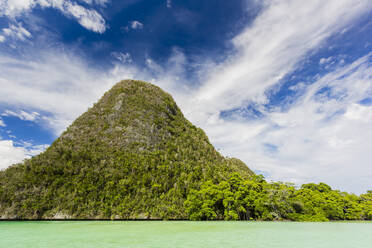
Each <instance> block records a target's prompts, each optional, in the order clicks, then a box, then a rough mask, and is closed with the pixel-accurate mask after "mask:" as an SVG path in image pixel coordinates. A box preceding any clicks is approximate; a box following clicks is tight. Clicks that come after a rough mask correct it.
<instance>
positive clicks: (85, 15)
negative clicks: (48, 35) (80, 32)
mask: <svg viewBox="0 0 372 248" xmlns="http://www.w3.org/2000/svg"><path fill="white" fill-rule="evenodd" d="M106 2H107V1H105V0H101V1H88V2H87V1H86V3H88V4H93V3H100V4H101V5H104V4H105V3H106ZM35 7H41V8H55V9H58V10H60V11H61V12H62V13H63V14H64V15H65V16H67V17H70V18H73V19H76V20H77V21H78V22H79V23H80V25H81V26H83V27H84V28H86V29H88V30H91V31H93V32H97V33H104V32H105V30H106V24H105V20H104V19H103V17H102V16H101V15H100V14H99V13H98V12H97V11H96V10H94V9H87V8H86V7H84V6H82V5H79V4H77V3H76V2H72V1H68V0H66V1H60V0H24V1H19V0H5V1H3V2H1V3H0V16H5V17H8V18H10V19H11V20H14V19H16V18H17V17H19V16H21V15H22V14H24V13H26V12H30V11H31V10H32V9H33V8H35Z"/></svg>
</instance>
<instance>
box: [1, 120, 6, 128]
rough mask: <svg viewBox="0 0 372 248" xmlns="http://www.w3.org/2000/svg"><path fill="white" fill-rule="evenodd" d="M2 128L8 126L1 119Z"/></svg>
mask: <svg viewBox="0 0 372 248" xmlns="http://www.w3.org/2000/svg"><path fill="white" fill-rule="evenodd" d="M0 127H6V125H5V123H4V121H3V119H1V118H0Z"/></svg>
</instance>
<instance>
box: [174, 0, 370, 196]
mask: <svg viewBox="0 0 372 248" xmlns="http://www.w3.org/2000/svg"><path fill="white" fill-rule="evenodd" d="M371 9H372V2H367V1H352V0H341V1H340V0H332V1H326V2H324V1H320V0H319V1H318V0H314V1H305V2H304V1H295V0H287V1H275V0H273V1H265V9H264V10H263V11H262V12H261V14H260V15H259V16H258V17H257V18H256V20H255V21H254V22H253V23H252V24H251V25H250V26H249V27H248V28H247V29H246V30H244V31H243V32H242V33H241V34H240V35H238V36H237V37H236V38H235V39H234V40H233V42H234V45H235V47H236V50H237V52H236V55H233V56H231V57H230V58H229V59H227V60H226V61H225V62H223V63H222V64H220V65H217V66H214V67H211V68H210V69H209V70H208V71H204V74H205V75H207V76H206V83H204V84H202V85H201V87H200V88H199V89H198V90H196V91H195V93H194V96H195V97H194V98H193V99H192V97H190V98H191V100H190V101H186V102H182V103H181V107H182V109H183V110H184V111H185V114H186V116H187V117H188V118H189V119H191V120H192V121H193V122H194V123H196V124H197V125H198V126H201V127H202V128H203V129H204V130H206V132H207V134H208V135H209V137H210V139H211V141H212V143H213V144H215V145H216V147H217V148H220V149H221V151H222V153H224V154H228V155H230V156H235V157H239V158H242V159H243V160H244V161H245V162H246V163H247V164H248V165H249V166H251V167H252V168H254V169H257V170H261V171H265V172H267V173H268V174H269V175H270V178H271V179H275V180H288V181H293V182H296V183H302V182H309V181H319V180H323V181H325V182H327V183H330V184H331V185H332V186H336V187H338V188H341V189H345V190H350V191H354V192H361V191H362V190H366V189H367V188H372V185H371V183H370V182H369V181H368V177H367V175H368V176H371V171H372V170H371V168H370V165H369V164H368V163H369V161H371V157H370V155H369V154H370V153H369V152H368V151H367V149H368V144H367V143H366V141H368V140H371V137H370V135H371V134H370V133H371V128H370V126H371V124H372V123H368V124H369V125H368V124H366V122H362V121H361V120H358V121H355V120H354V121H351V119H350V118H351V116H353V117H355V116H358V117H361V116H368V115H366V112H368V111H371V108H370V107H366V106H360V105H357V102H358V101H359V100H362V97H363V96H365V95H368V94H369V96H371V95H372V93H371V90H370V89H369V87H370V86H369V85H370V83H369V82H370V81H371V78H370V71H371V68H370V66H369V65H368V63H367V57H364V58H362V59H361V60H358V61H357V62H356V63H355V64H353V65H352V66H350V67H348V66H346V67H343V68H342V69H340V71H337V72H333V73H332V74H329V75H327V76H326V77H324V78H323V79H322V80H321V81H319V82H318V83H316V84H314V85H313V86H312V87H309V88H306V84H304V83H300V84H299V85H297V86H295V87H292V88H291V90H294V91H297V90H300V91H301V92H302V91H303V92H306V96H307V97H308V98H305V99H303V100H302V102H298V103H297V105H295V106H288V107H289V111H288V112H285V113H282V112H278V111H279V110H274V112H272V113H267V112H264V114H265V115H266V117H264V119H261V120H252V121H249V122H243V121H226V120H223V119H221V117H220V112H221V111H223V110H229V109H234V108H239V107H244V106H246V105H247V104H248V103H253V104H254V105H255V106H257V107H258V108H259V110H261V111H264V108H263V107H262V106H263V104H265V103H266V102H267V100H268V99H267V97H268V95H267V94H266V92H267V90H268V89H270V88H271V87H273V86H276V87H277V86H278V83H279V82H280V80H281V79H282V78H283V77H284V76H285V75H287V74H288V73H290V72H292V71H293V70H294V69H296V68H297V66H298V65H299V62H300V61H301V60H303V59H304V58H305V56H306V55H308V54H309V53H311V52H312V51H314V50H316V49H317V48H319V47H320V46H322V45H323V44H325V41H326V39H327V38H328V37H330V36H331V35H333V34H335V33H336V32H338V31H340V30H343V28H345V26H346V25H348V24H350V23H351V22H353V21H354V20H355V19H356V18H358V17H360V16H362V15H363V14H366V13H368V12H369V11H370V10H371ZM309 20H311V21H309ZM323 62H326V61H323ZM353 66H355V68H354V69H351V68H353ZM354 70H356V72H355V71H354ZM347 71H348V73H346V72H347ZM337 73H339V74H340V75H341V74H343V73H344V74H343V75H344V76H342V77H341V76H340V78H337V77H336V75H338V74H337ZM321 85H327V86H328V87H330V88H331V92H330V94H331V95H332V96H333V97H334V98H333V99H328V98H327V97H325V96H323V97H322V96H321V95H315V92H316V90H318V89H319V88H316V87H320V86H321ZM352 106H354V107H352ZM278 109H279V108H278ZM343 111H344V112H345V114H342V113H343ZM366 118H367V117H366ZM353 130H358V132H356V131H354V133H353ZM354 136H355V137H354ZM268 145H272V147H277V148H276V149H268ZM353 159H354V160H355V161H353ZM333 170H335V171H333ZM361 175H363V176H361ZM357 180H360V182H357Z"/></svg>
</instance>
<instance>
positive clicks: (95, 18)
mask: <svg viewBox="0 0 372 248" xmlns="http://www.w3.org/2000/svg"><path fill="white" fill-rule="evenodd" d="M63 11H64V12H65V13H66V14H67V15H71V16H73V17H74V18H75V19H76V20H77V21H78V22H79V23H80V25H81V26H83V27H85V28H86V29H89V30H92V31H94V32H97V33H104V32H105V30H106V24H105V20H104V19H103V17H102V16H101V15H100V14H98V12H97V11H95V10H88V9H86V8H84V7H83V6H81V5H77V4H73V3H70V2H66V3H65V5H64V8H63Z"/></svg>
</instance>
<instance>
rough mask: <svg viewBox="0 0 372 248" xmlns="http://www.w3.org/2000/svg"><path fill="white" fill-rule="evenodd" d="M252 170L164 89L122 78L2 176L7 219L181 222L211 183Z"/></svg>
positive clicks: (0, 209) (1, 209)
mask: <svg viewBox="0 0 372 248" xmlns="http://www.w3.org/2000/svg"><path fill="white" fill-rule="evenodd" d="M233 172H238V173H239V174H241V175H242V176H243V177H246V178H247V177H248V176H249V175H252V174H253V173H252V172H251V171H250V170H249V169H248V167H247V166H246V165H245V164H244V163H243V162H241V161H240V160H238V159H226V158H224V157H223V156H221V155H220V154H219V153H218V152H217V151H216V150H215V149H214V147H213V146H212V145H211V144H210V142H209V140H208V138H207V136H206V135H205V133H204V132H203V131H202V130H201V129H199V128H196V127H195V126H194V125H192V124H191V123H190V122H189V121H187V120H186V119H185V118H184V116H183V115H182V113H181V111H180V110H179V108H178V107H177V105H176V103H175V102H174V101H173V99H172V97H171V96H170V95H169V94H167V93H165V92H164V91H162V90H161V89H160V88H158V87H156V86H154V85H151V84H148V83H144V82H140V81H123V82H120V83H118V84H117V85H115V86H114V87H113V88H112V89H111V90H110V91H108V92H107V93H106V94H105V95H104V96H103V97H102V99H100V101H99V102H98V103H97V104H95V105H94V106H93V107H92V108H91V109H89V110H88V111H87V112H86V113H84V114H83V115H82V116H80V117H79V118H78V119H77V120H76V121H75V122H74V123H73V124H72V125H71V126H70V127H69V128H68V129H67V130H66V131H65V132H64V133H63V134H62V135H61V137H59V138H58V139H57V140H56V141H55V142H54V143H53V144H52V145H51V146H50V147H49V148H48V149H47V150H46V151H45V152H44V153H42V154H40V155H38V156H35V157H33V158H32V159H30V160H27V161H25V162H24V163H22V164H18V165H15V166H12V167H10V168H8V169H7V170H5V171H2V172H0V217H3V218H30V219H38V218H54V217H55V216H65V217H68V218H125V219H132V218H151V219H153V218H155V219H158V218H161V219H169V218H172V219H173V218H177V219H186V218H187V215H186V212H185V209H184V205H183V203H184V201H185V199H186V198H187V195H188V193H189V191H190V190H191V189H196V188H199V187H200V184H201V183H202V182H203V181H206V180H212V181H213V182H216V183H217V182H219V181H220V180H225V179H228V177H229V175H230V174H231V173H233Z"/></svg>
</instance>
